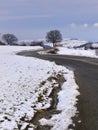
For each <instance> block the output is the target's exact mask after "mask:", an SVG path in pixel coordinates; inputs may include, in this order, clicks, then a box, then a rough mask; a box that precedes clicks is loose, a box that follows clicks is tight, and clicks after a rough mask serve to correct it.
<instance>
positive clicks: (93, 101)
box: [20, 51, 98, 130]
mask: <svg viewBox="0 0 98 130" xmlns="http://www.w3.org/2000/svg"><path fill="white" fill-rule="evenodd" d="M20 54H21V55H25V56H34V57H37V58H41V59H45V60H50V61H55V62H56V64H60V65H63V66H68V67H69V68H70V69H73V70H74V73H75V79H76V82H77V84H78V85H79V91H80V96H78V99H79V101H78V105H77V107H78V110H79V116H78V117H76V118H74V119H73V120H74V122H75V124H76V126H75V128H74V130H98V59H95V58H87V57H78V56H65V55H39V54H37V53H36V52H32V51H28V52H22V53H20ZM77 118H79V119H81V123H79V122H77Z"/></svg>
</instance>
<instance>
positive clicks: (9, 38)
mask: <svg viewBox="0 0 98 130" xmlns="http://www.w3.org/2000/svg"><path fill="white" fill-rule="evenodd" d="M2 39H3V40H4V41H5V42H6V43H7V44H9V45H14V44H15V42H17V41H18V38H17V37H16V36H15V35H14V34H4V35H3V36H2Z"/></svg>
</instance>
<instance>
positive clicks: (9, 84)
mask: <svg viewBox="0 0 98 130" xmlns="http://www.w3.org/2000/svg"><path fill="white" fill-rule="evenodd" d="M37 49H41V47H28V46H25V47H22V46H0V130H4V129H7V130H13V129H18V127H19V126H21V130H24V129H25V128H26V127H27V126H28V127H29V128H28V129H32V130H33V129H34V127H35V126H34V124H31V123H30V120H31V119H32V118H33V117H34V115H35V113H36V112H37V111H38V110H41V109H47V108H49V107H50V103H51V100H52V99H51V98H50V97H49V95H50V93H51V91H52V90H53V87H52V86H53V83H54V81H51V82H50V81H48V80H47V79H48V78H49V77H51V76H55V75H57V74H58V73H63V75H64V77H65V79H66V80H67V81H66V82H64V84H63V85H62V89H61V91H60V92H59V93H58V100H59V102H58V104H57V109H58V110H61V113H59V114H55V115H53V116H52V118H51V119H50V120H47V119H41V120H40V123H41V124H42V125H45V124H47V123H48V125H52V126H53V127H52V130H60V129H62V130H65V129H66V128H68V126H69V125H70V124H72V119H71V117H73V116H74V115H75V113H76V111H77V108H76V107H75V104H76V102H77V98H76V97H77V95H79V92H78V90H77V89H78V86H77V85H76V83H75V80H74V73H73V72H72V71H69V70H68V69H66V68H65V67H62V66H57V65H56V64H55V63H54V62H49V61H44V60H40V59H37V58H33V57H24V56H18V55H15V53H16V52H19V51H22V50H37ZM43 81H44V82H45V83H44V84H41V83H42V82H43ZM45 90H47V93H44V91H45ZM40 95H41V96H42V97H43V101H42V102H40V101H39V100H38V99H39V98H40ZM22 118H23V120H22ZM43 120H44V122H43Z"/></svg>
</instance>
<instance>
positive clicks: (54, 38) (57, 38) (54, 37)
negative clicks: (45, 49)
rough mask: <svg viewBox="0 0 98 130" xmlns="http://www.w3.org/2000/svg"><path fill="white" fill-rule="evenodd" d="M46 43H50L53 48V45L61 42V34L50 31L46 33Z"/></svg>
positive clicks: (57, 31)
mask: <svg viewBox="0 0 98 130" xmlns="http://www.w3.org/2000/svg"><path fill="white" fill-rule="evenodd" d="M46 41H47V42H52V43H53V47H54V46H55V43H58V42H61V41H62V34H61V33H60V31H59V30H51V31H49V32H47V35H46Z"/></svg>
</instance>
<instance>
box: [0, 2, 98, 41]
mask: <svg viewBox="0 0 98 130" xmlns="http://www.w3.org/2000/svg"><path fill="white" fill-rule="evenodd" d="M53 29H58V30H60V31H61V33H62V35H63V37H64V38H66V37H68V38H78V39H81V40H89V41H98V0H0V31H1V32H0V33H1V34H4V33H14V34H15V35H16V36H17V37H18V38H19V39H40V38H44V37H45V36H46V32H48V31H50V30H53Z"/></svg>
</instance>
